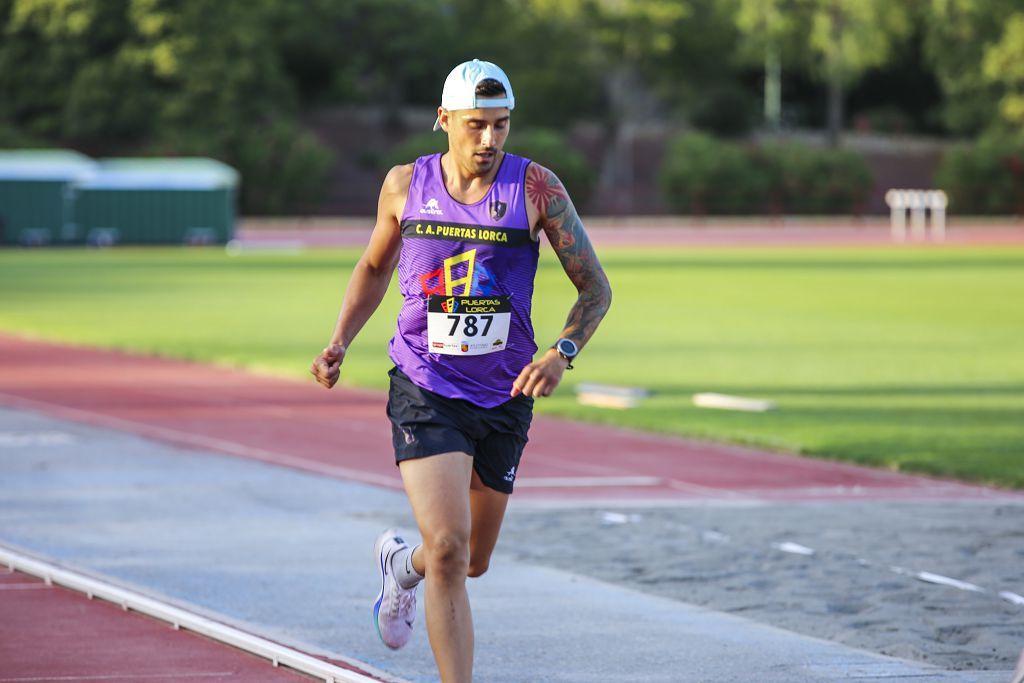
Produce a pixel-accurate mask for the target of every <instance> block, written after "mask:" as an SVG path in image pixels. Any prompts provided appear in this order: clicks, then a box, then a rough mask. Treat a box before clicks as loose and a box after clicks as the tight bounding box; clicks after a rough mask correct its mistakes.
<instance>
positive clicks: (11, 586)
mask: <svg viewBox="0 0 1024 683" xmlns="http://www.w3.org/2000/svg"><path fill="white" fill-rule="evenodd" d="M40 588H49V586H47V585H46V584H45V583H38V582H37V583H0V591H31V590H39V589H40ZM0 680H2V679H0Z"/></svg>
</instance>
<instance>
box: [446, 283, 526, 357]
mask: <svg viewBox="0 0 1024 683" xmlns="http://www.w3.org/2000/svg"><path fill="white" fill-rule="evenodd" d="M511 320H512V302H511V301H509V297H507V296H445V295H444V294H431V295H430V299H429V300H428V301H427V344H428V346H429V347H430V348H429V350H430V352H431V353H444V354H448V355H452V356H479V355H482V354H485V353H494V352H495V351H501V350H502V349H504V348H505V344H506V343H507V342H508V326H509V323H510V322H511Z"/></svg>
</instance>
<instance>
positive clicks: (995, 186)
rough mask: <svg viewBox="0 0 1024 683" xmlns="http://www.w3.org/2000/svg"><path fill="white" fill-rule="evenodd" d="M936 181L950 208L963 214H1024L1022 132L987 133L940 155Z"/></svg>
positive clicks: (1023, 143) (1023, 148) (1023, 136)
mask: <svg viewBox="0 0 1024 683" xmlns="http://www.w3.org/2000/svg"><path fill="white" fill-rule="evenodd" d="M935 184H936V186H937V187H940V188H942V189H943V190H945V191H946V194H948V195H949V209H950V211H956V212H957V213H966V214H989V215H992V214H995V215H999V214H1003V215H1007V214H1017V215H1022V214H1024V133H1005V132H1000V133H989V134H988V135H985V136H983V137H982V138H981V139H980V140H978V141H977V142H976V143H974V144H965V145H960V146H958V147H955V148H954V149H952V150H950V151H949V152H947V153H946V154H945V156H943V158H942V163H941V164H940V165H939V168H938V170H937V171H936V173H935Z"/></svg>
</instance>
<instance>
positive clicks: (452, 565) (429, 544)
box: [423, 532, 469, 578]
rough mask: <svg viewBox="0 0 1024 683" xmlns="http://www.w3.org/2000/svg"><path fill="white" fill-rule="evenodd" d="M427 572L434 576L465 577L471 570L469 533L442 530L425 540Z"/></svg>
mask: <svg viewBox="0 0 1024 683" xmlns="http://www.w3.org/2000/svg"><path fill="white" fill-rule="evenodd" d="M423 545H424V548H425V550H426V551H427V557H426V560H427V573H428V574H429V575H430V576H432V577H448V578H457V577H462V578H465V577H466V576H467V573H468V570H469V534H461V533H457V532H442V533H440V534H437V535H436V536H435V537H433V538H431V539H430V540H429V541H427V540H424V544H423Z"/></svg>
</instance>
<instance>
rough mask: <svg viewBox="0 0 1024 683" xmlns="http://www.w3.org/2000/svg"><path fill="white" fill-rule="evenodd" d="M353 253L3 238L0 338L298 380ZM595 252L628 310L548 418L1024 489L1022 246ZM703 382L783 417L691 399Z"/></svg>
mask: <svg viewBox="0 0 1024 683" xmlns="http://www.w3.org/2000/svg"><path fill="white" fill-rule="evenodd" d="M544 253H545V256H544V257H542V262H541V270H540V273H539V275H538V285H537V294H536V295H535V297H534V322H535V326H536V329H537V331H538V335H539V336H540V339H541V340H542V341H543V343H544V344H546V343H548V342H549V341H551V342H553V341H554V339H555V337H556V335H557V333H558V332H559V330H560V329H561V324H562V322H563V320H564V318H565V315H566V313H567V311H568V309H569V306H570V305H571V303H572V301H573V299H574V291H573V290H572V288H571V286H570V285H569V284H568V282H567V281H566V280H565V276H564V275H563V274H562V273H561V271H560V269H559V267H558V264H557V262H556V261H555V260H554V258H553V257H551V255H550V250H546V251H544ZM358 255H359V252H358V251H355V250H332V251H311V252H306V253H304V254H300V255H283V254H282V255H274V254H245V255H242V256H236V257H229V256H227V255H226V254H225V253H224V251H223V250H221V249H190V250H185V249H180V248H161V249H131V248H122V249H114V250H105V251H86V250H73V251H72V250H58V249H48V250H38V251H26V250H0V329H4V330H9V331H16V332H23V333H29V334H33V335H38V336H41V337H46V338H50V339H56V340H62V341H69V342H76V343H84V344H91V345H97V346H105V347H115V348H122V349H131V350H137V351H143V352H151V353H158V354H164V355H168V356H175V357H179V358H189V359H196V360H204V361H214V362H217V363H222V364H228V365H234V366H240V367H246V368H252V369H257V370H260V371H269V372H274V373H277V374H283V375H288V376H292V377H297V378H303V377H306V376H307V375H306V373H307V368H308V366H309V363H310V361H311V360H312V358H313V356H314V355H315V354H316V353H317V352H318V351H319V350H320V349H321V348H322V347H323V345H324V344H325V343H326V341H327V339H328V337H329V335H330V332H331V330H332V327H333V322H334V318H335V315H336V313H337V308H338V304H339V303H340V300H341V294H342V291H343V289H344V286H345V282H346V280H347V278H348V276H349V274H350V272H351V267H352V265H353V263H354V262H355V260H356V258H357V257H358ZM601 257H602V260H603V262H604V263H605V267H606V269H607V271H608V274H609V277H610V278H611V280H612V285H613V287H614V289H615V302H614V304H613V307H612V311H611V313H610V314H609V315H608V318H607V319H606V321H605V323H604V325H603V326H602V328H601V329H600V330H599V331H598V334H597V336H596V337H595V338H594V340H593V341H592V342H591V344H590V346H588V347H587V349H586V350H585V351H584V353H583V354H582V355H581V356H580V359H579V361H578V363H577V369H576V370H575V371H573V372H570V373H567V375H566V384H565V385H563V388H562V389H561V390H560V392H559V394H558V395H556V396H555V397H552V398H550V399H546V400H544V401H540V402H538V410H539V411H541V412H545V413H553V414H560V415H566V416H570V417H574V418H579V419H584V420H593V421H598V422H607V423H613V424H619V425H624V426H629V427H636V428H640V429H646V430H656V431H664V432H672V433H677V434H685V435H690V436H696V437H701V438H709V439H720V440H728V441H734V442H741V443H749V444H756V445H759V446H765V447H768V448H772V449H775V450H782V451H788V452H794V453H803V454H811V455H816V456H823V457H830V458H838V459H842V460H848V461H854V462H860V463H869V464H873V465H878V466H882V467H890V468H894V469H900V470H910V471H916V472H925V473H931V474H941V475H949V476H953V477H959V478H963V479H971V480H977V481H986V482H996V483H1000V484H1003V485H1008V486H1014V487H1024V248H1021V247H1005V246H1003V247H998V248H996V247H992V248H978V247H970V248H968V247H958V248H953V247H939V248H936V247H932V248H917V247H900V248H896V247H893V248H857V249H853V248H822V249H819V248H806V247H800V248H761V249H731V248H730V249H721V248H679V249H658V250H641V249H616V250H612V249H604V250H602V251H601ZM396 289H397V288H396V287H392V291H391V292H389V294H388V297H387V298H386V299H385V302H384V305H383V306H382V307H381V309H380V310H379V311H378V312H377V314H376V315H375V316H374V317H373V319H372V320H371V321H370V322H369V324H368V325H367V327H366V328H365V329H364V330H363V332H362V334H361V336H360V337H359V339H358V340H357V342H356V344H355V345H354V346H353V348H352V350H351V352H350V355H349V359H348V361H347V363H346V365H345V367H344V368H343V373H342V377H343V382H347V383H350V384H353V385H359V386H368V387H376V388H380V389H383V388H384V387H385V385H386V382H385V380H386V378H385V376H384V373H385V371H386V369H387V367H388V366H389V362H388V360H387V357H386V343H387V340H388V338H389V337H390V336H391V333H392V328H393V324H394V317H395V314H396V313H397V310H398V304H399V298H398V295H397V292H396ZM542 345H543V344H542ZM309 381H310V390H311V391H312V390H315V389H316V388H315V387H314V385H313V384H312V379H311V378H310V379H309ZM577 382H600V383H608V384H621V385H628V386H643V387H647V388H649V389H651V390H652V391H653V395H652V396H651V398H650V399H648V400H647V401H646V402H644V403H643V404H642V406H641V407H640V408H637V409H634V410H629V411H614V410H607V409H600V408H589V407H584V406H579V405H577V404H576V403H575V400H574V395H573V391H572V385H573V384H575V383H577ZM697 391H718V392H724V393H733V394H740V395H743V396H753V397H758V398H768V399H773V400H775V401H777V402H778V403H779V406H780V409H779V410H777V411H774V412H770V413H762V414H749V413H734V412H726V411H716V410H707V409H701V408H696V407H694V406H693V404H692V402H691V395H692V394H693V393H694V392H697ZM624 457H626V454H624Z"/></svg>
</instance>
